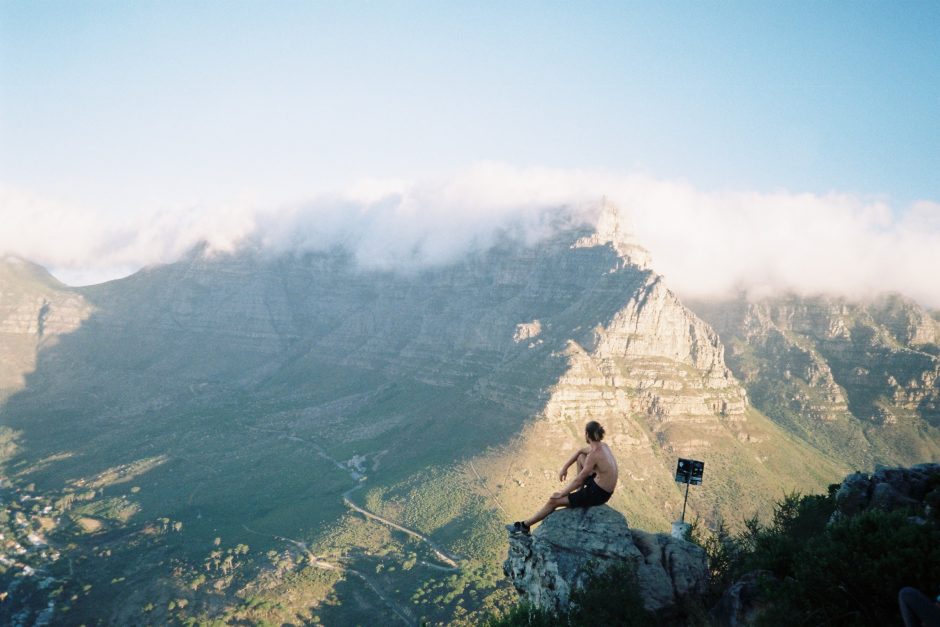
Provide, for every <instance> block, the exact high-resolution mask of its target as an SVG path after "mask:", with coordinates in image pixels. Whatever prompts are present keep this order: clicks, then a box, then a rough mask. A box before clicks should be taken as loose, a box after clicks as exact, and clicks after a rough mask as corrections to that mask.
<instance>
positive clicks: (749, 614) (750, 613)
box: [711, 570, 776, 627]
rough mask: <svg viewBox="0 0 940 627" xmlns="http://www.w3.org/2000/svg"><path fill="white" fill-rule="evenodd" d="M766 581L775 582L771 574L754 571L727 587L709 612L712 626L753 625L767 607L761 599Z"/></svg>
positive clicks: (766, 571)
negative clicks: (712, 622)
mask: <svg viewBox="0 0 940 627" xmlns="http://www.w3.org/2000/svg"><path fill="white" fill-rule="evenodd" d="M768 581H776V578H775V577H774V576H773V573H771V572H770V571H768V570H755V571H752V572H749V573H747V574H745V575H744V576H743V577H741V579H739V580H737V581H735V582H734V583H733V584H731V585H730V586H728V589H727V590H725V592H724V594H722V595H721V599H720V600H719V601H718V604H717V605H715V607H714V608H713V609H712V611H711V617H712V619H713V621H714V624H716V625H718V626H719V627H741V626H742V625H753V624H754V621H755V620H756V618H757V616H758V614H760V612H761V611H762V610H763V609H764V608H765V607H766V606H767V603H766V601H765V600H764V599H763V598H762V597H763V589H764V586H765V585H767V582H768Z"/></svg>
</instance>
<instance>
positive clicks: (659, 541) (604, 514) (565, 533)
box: [503, 505, 708, 612]
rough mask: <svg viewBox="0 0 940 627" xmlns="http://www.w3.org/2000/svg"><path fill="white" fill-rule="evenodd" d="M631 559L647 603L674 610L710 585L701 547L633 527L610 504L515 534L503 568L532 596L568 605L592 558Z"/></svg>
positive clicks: (562, 514) (595, 561) (563, 514)
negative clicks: (527, 533)
mask: <svg viewBox="0 0 940 627" xmlns="http://www.w3.org/2000/svg"><path fill="white" fill-rule="evenodd" d="M621 562H629V563H630V564H632V565H633V567H634V569H635V570H636V574H637V585H638V586H639V589H640V594H641V596H642V597H643V601H644V605H645V607H646V609H648V610H650V611H654V612H657V611H662V610H667V611H668V610H669V609H671V608H672V607H674V606H676V605H677V604H678V603H679V602H680V601H681V600H682V599H684V598H686V597H694V596H698V595H700V594H702V593H703V592H704V591H705V586H706V585H707V581H708V562H707V558H706V556H705V551H703V550H702V549H701V548H700V547H698V546H696V545H694V544H691V543H689V542H685V541H683V540H677V539H675V538H672V537H670V536H669V535H667V534H662V533H659V534H654V533H647V532H645V531H639V530H636V529H630V527H629V525H627V520H626V518H624V516H623V514H621V513H619V512H617V511H616V510H613V509H611V508H610V507H608V506H606V505H601V506H599V507H592V508H590V509H587V510H583V509H562V510H559V511H556V512H555V513H554V514H552V515H551V516H549V517H548V518H546V519H545V521H544V522H542V524H541V525H539V526H538V527H536V529H535V530H534V531H533V532H532V535H530V536H526V535H522V534H513V535H512V536H510V539H509V556H508V557H507V559H506V562H505V563H504V564H503V571H504V572H505V573H506V576H507V577H509V579H510V580H511V581H512V583H513V586H515V588H516V590H518V591H519V593H520V594H521V595H522V596H524V597H525V598H526V599H527V600H528V601H529V602H531V603H533V604H535V605H537V606H540V607H543V608H545V609H551V610H556V611H557V610H562V611H563V610H566V609H567V608H568V604H569V598H570V595H571V592H572V591H573V590H576V589H578V588H580V587H581V586H583V585H584V583H585V581H586V580H587V578H588V574H589V572H590V567H589V564H590V565H592V567H594V568H597V569H599V570H603V569H605V568H607V567H609V566H611V565H613V564H616V563H621Z"/></svg>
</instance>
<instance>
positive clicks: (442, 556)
mask: <svg viewBox="0 0 940 627" xmlns="http://www.w3.org/2000/svg"><path fill="white" fill-rule="evenodd" d="M243 426H244V427H246V428H248V429H251V430H253V431H264V432H267V433H275V434H277V435H280V436H281V437H286V438H287V439H288V440H292V441H294V442H300V443H302V444H305V445H307V446H309V447H310V448H312V449H313V450H314V452H315V453H316V454H317V455H318V456H320V457H322V458H323V459H325V460H327V461H329V462H330V463H331V464H333V465H334V466H336V468H338V469H339V470H342V471H344V472H348V473H349V474H350V478H351V479H352V480H353V481H355V482H356V485H354V486H353V487H351V488H350V489H348V490H346V491H345V492H343V503H345V505H346V507H348V508H349V509H351V510H353V511H356V512H359V513H360V514H362V515H363V516H365V517H367V518H371V519H372V520H375V521H377V522H380V523H382V524H383V525H387V526H389V527H391V528H392V529H395V530H397V531H401V532H402V533H405V534H408V535H409V536H411V537H413V538H416V539H418V540H420V541H421V542H424V543H425V544H426V545H427V546H428V548H429V549H430V550H431V552H432V553H433V554H434V556H435V557H436V558H437V559H438V560H439V561H440V562H442V563H443V564H446V565H447V566H436V568H438V569H439V570H445V569H446V570H448V571H459V570H460V564H459V559H460V558H459V557H457V556H456V555H449V554H448V553H447V552H446V551H445V550H444V549H442V548H441V547H439V546H438V545H437V544H435V543H434V541H433V540H431V539H430V538H429V537H427V536H426V535H424V534H423V533H421V532H420V531H416V530H414V529H410V528H408V527H405V526H403V525H400V524H398V523H396V522H393V521H391V520H389V519H388V518H385V517H384V516H380V515H379V514H376V513H374V512H370V511H369V510H367V509H365V508H363V507H361V506H359V505H357V504H356V503H354V502H353V500H352V499H351V498H350V495H351V494H352V493H353V492H355V491H356V490H358V489H360V488H362V487H363V486H364V484H363V483H362V481H363V479H364V477H362V476H361V475H360V474H359V473H358V472H357V471H355V470H353V469H351V468H349V466H348V465H346V464H343V463H342V462H339V461H337V460H336V459H335V458H333V457H332V456H331V455H330V454H329V453H327V452H326V450H324V449H323V447H321V446H320V445H319V444H317V443H316V442H312V441H310V440H307V439H305V438H301V437H299V436H297V435H294V434H293V433H288V432H285V431H280V430H278V429H265V428H262V427H255V426H252V425H245V424H243ZM303 546H304V550H305V551H306V552H307V553H308V554H309V551H308V550H307V549H306V545H303ZM428 565H429V566H431V564H428Z"/></svg>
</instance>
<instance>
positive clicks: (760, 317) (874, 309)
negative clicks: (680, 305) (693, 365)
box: [692, 295, 940, 467]
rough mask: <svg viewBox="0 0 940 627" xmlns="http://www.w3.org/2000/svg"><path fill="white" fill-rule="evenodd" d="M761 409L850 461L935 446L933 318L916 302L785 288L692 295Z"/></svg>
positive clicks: (938, 447) (917, 454)
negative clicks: (756, 294)
mask: <svg viewBox="0 0 940 627" xmlns="http://www.w3.org/2000/svg"><path fill="white" fill-rule="evenodd" d="M692 306H693V308H694V309H695V310H696V311H697V312H699V313H700V314H701V315H702V316H703V317H704V319H706V320H708V321H709V322H710V323H711V324H712V325H713V326H714V327H715V328H716V329H717V330H718V331H719V333H720V334H721V337H722V338H723V340H724V341H725V342H726V343H727V344H728V346H729V354H728V363H729V365H730V367H731V368H732V370H733V371H734V372H735V374H736V375H737V376H738V378H739V379H740V380H742V381H743V382H744V384H745V386H746V387H747V389H748V392H749V394H750V397H751V399H752V401H753V402H754V404H755V405H756V406H757V407H758V408H759V409H761V410H762V411H763V412H764V413H766V414H767V415H768V416H771V417H772V418H774V419H775V420H776V421H778V422H780V423H781V424H783V425H785V426H786V427H787V428H788V429H790V430H792V431H794V432H796V433H797V434H799V435H800V436H801V437H803V438H805V439H807V440H808V441H810V442H812V443H814V444H815V445H816V446H818V447H819V448H821V449H822V450H824V451H826V452H827V453H831V454H834V455H836V456H838V457H840V458H842V459H846V460H849V461H851V462H852V463H854V464H856V465H857V466H858V467H864V466H871V465H872V464H873V463H876V462H878V463H885V464H891V463H904V464H906V463H913V462H917V461H920V460H923V459H936V458H937V457H938V455H940V444H938V441H940V440H938V435H940V431H938V430H937V427H940V358H938V355H940V346H938V344H937V341H938V333H937V328H938V326H937V322H936V320H934V319H933V317H932V316H930V315H929V314H928V313H927V312H926V311H924V310H923V309H922V308H921V307H919V306H918V305H917V304H916V303H914V302H912V301H909V300H907V299H904V298H902V297H900V296H896V295H893V296H883V297H881V298H879V299H876V300H874V301H872V302H869V303H854V302H850V301H847V300H845V299H839V298H827V297H815V298H800V297H797V296H788V297H780V298H769V299H763V300H759V301H756V302H751V301H749V300H747V299H746V298H740V299H737V300H734V301H727V302H722V303H701V302H699V303H693V305H692Z"/></svg>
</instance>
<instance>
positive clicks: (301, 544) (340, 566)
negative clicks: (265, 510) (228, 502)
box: [242, 525, 418, 625]
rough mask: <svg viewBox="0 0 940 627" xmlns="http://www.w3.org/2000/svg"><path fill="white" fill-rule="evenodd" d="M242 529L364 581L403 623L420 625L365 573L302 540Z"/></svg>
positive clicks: (321, 564) (318, 563) (319, 565)
mask: <svg viewBox="0 0 940 627" xmlns="http://www.w3.org/2000/svg"><path fill="white" fill-rule="evenodd" d="M242 528H244V529H245V531H248V532H249V533H253V534H255V535H259V536H264V537H266V538H274V539H275V540H280V541H281V542H287V543H289V544H293V545H294V546H296V547H297V548H299V549H300V550H301V551H303V552H304V554H305V555H306V556H307V559H309V560H310V563H311V565H313V566H314V567H316V568H322V569H324V570H341V571H343V572H346V573H349V574H351V575H355V576H356V577H358V578H359V579H362V581H363V582H364V583H365V584H366V585H367V586H368V587H369V589H370V590H372V592H374V593H375V595H376V596H377V597H379V598H380V599H381V600H382V602H383V603H385V605H387V606H388V607H389V608H390V609H391V610H392V611H393V612H395V615H396V616H398V618H400V619H401V620H402V622H404V623H405V624H406V625H417V624H418V620H417V618H416V617H415V615H414V613H413V612H412V611H411V610H410V609H409V608H406V607H402V606H401V605H399V604H398V603H396V602H395V600H394V599H391V598H389V597H388V596H386V595H385V593H384V592H383V590H382V589H381V587H379V586H378V585H377V584H376V583H375V582H373V581H372V580H371V579H369V577H368V576H366V575H365V574H364V573H362V572H360V571H358V570H356V569H355V568H350V567H349V566H344V565H343V564H336V563H333V562H328V561H326V560H324V559H323V558H321V557H319V556H318V555H315V554H314V553H313V552H312V551H311V550H310V548H309V547H308V546H307V543H306V542H303V541H302V540H295V539H294V538H287V537H285V536H279V535H276V534H268V533H261V532H260V531H255V530H254V529H252V528H250V527H249V526H248V525H242Z"/></svg>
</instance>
